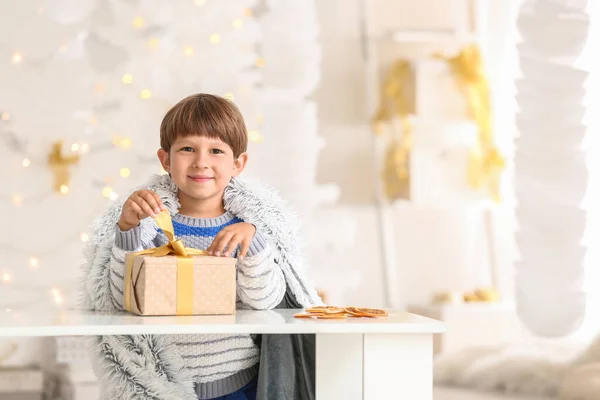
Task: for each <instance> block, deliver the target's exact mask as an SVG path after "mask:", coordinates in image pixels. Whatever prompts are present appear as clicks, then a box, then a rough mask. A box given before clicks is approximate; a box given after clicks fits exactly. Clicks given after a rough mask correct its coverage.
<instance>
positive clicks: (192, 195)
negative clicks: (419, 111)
mask: <svg viewBox="0 0 600 400" xmlns="http://www.w3.org/2000/svg"><path fill="white" fill-rule="evenodd" d="M160 145H161V148H160V149H159V150H158V153H157V155H158V158H159V160H160V162H161V164H162V166H163V168H164V169H165V171H167V172H168V173H169V176H168V177H161V178H159V179H158V180H155V182H154V184H151V185H149V187H148V188H147V189H141V190H138V191H136V192H134V193H133V194H132V195H131V196H129V198H128V199H127V200H126V201H125V202H124V203H123V206H122V209H121V210H120V213H119V217H118V221H117V223H116V226H114V225H113V226H114V228H113V229H114V230H115V237H114V246H112V249H111V255H110V262H109V263H107V264H108V266H109V268H108V271H106V269H104V270H98V272H97V273H96V272H95V268H94V264H95V263H96V260H97V259H98V258H102V257H100V256H101V255H100V254H98V252H96V254H90V255H88V259H89V260H91V261H90V262H89V264H92V266H91V267H90V268H91V270H90V272H89V273H88V278H87V281H86V286H87V291H88V293H87V294H88V295H89V296H90V297H91V304H88V305H89V306H90V308H92V309H106V308H108V309H117V310H123V307H122V303H123V272H124V266H123V261H124V256H125V253H126V252H130V251H138V250H141V249H145V248H151V247H158V246H160V245H162V244H165V243H166V242H167V239H166V237H165V236H164V234H163V233H162V232H160V231H159V230H158V228H157V227H156V225H155V223H154V221H153V220H152V219H151V218H148V217H154V216H155V215H156V214H158V213H159V212H160V211H161V210H165V209H168V210H169V211H170V213H171V215H172V219H173V227H174V229H175V236H176V237H177V238H180V239H182V240H183V242H184V244H185V246H186V247H193V248H197V249H202V250H207V251H208V252H209V254H211V255H215V256H224V257H230V256H233V257H237V258H238V264H237V295H238V296H237V297H238V308H253V309H259V310H266V309H272V308H275V307H276V306H278V305H280V303H282V300H283V299H284V295H286V289H291V292H293V296H292V298H293V299H292V301H291V303H295V304H297V305H296V306H298V305H300V304H302V303H305V304H304V305H308V304H319V303H320V299H319V298H318V296H316V294H315V293H314V290H313V289H311V288H309V287H308V286H306V285H304V284H303V282H302V281H303V280H304V279H303V278H302V277H300V278H299V277H298V276H299V275H297V272H298V271H293V270H294V268H293V267H292V268H291V270H292V271H291V272H293V274H294V275H296V278H291V275H290V270H287V271H286V272H287V273H284V270H283V269H285V268H289V267H287V265H289V264H290V261H287V262H286V261H283V260H282V258H283V257H284V256H285V255H286V254H288V258H289V255H291V253H293V249H290V250H286V249H285V247H286V246H289V245H292V247H293V243H290V244H286V243H285V241H284V240H281V239H280V237H285V232H279V233H278V232H276V231H275V229H271V226H275V225H274V223H273V224H271V226H269V224H261V221H260V219H256V221H257V222H256V223H257V224H259V225H262V226H263V227H264V229H265V231H270V236H271V238H275V242H276V246H275V248H273V247H272V246H271V244H269V241H270V240H269V237H268V236H266V235H265V233H263V232H261V230H260V229H258V230H257V229H256V228H255V226H254V225H253V224H250V223H247V222H244V221H243V220H242V219H241V218H240V216H238V215H236V214H235V213H234V212H232V211H231V210H229V211H228V210H226V206H225V202H224V200H225V198H226V197H227V196H229V197H230V198H231V199H235V201H230V207H229V208H230V209H232V208H235V207H234V205H235V204H238V205H239V204H241V206H240V207H239V213H240V214H245V213H246V211H245V209H246V208H247V209H250V210H252V205H251V204H246V205H244V201H247V198H246V197H247V194H246V195H244V196H241V195H238V196H237V197H236V192H235V190H234V188H235V185H233V186H232V183H235V180H233V178H234V177H236V176H238V175H239V174H240V173H241V172H242V171H243V170H244V168H245V166H246V163H247V161H248V155H247V153H246V147H247V132H246V127H245V124H244V120H243V117H242V115H241V114H240V112H239V110H238V109H237V107H236V106H235V105H234V104H233V103H231V102H230V101H228V100H226V99H223V98H220V97H218V96H213V95H208V94H197V95H193V96H189V97H187V98H185V99H183V100H181V101H180V102H179V103H178V104H176V105H175V106H174V107H173V108H172V109H171V110H169V111H168V112H167V114H166V115H165V117H164V119H163V121H162V124H161V127H160ZM242 198H243V199H242ZM269 206H270V205H269ZM269 209H271V210H272V211H273V212H277V210H276V209H273V208H269ZM115 211H116V210H113V213H115ZM262 214H264V212H263V213H262ZM246 215H248V217H249V218H251V219H252V214H251V213H247V214H246ZM105 234H106V235H108V234H107V233H105ZM97 236H99V237H100V239H102V236H103V234H102V233H97ZM108 240H110V239H108ZM271 241H273V240H271ZM107 248H110V247H107ZM104 257H106V254H105V255H104ZM98 264H99V265H102V263H98ZM106 275H108V279H106ZM106 286H107V287H108V289H107V288H106ZM98 291H99V292H102V291H105V292H106V296H105V298H107V299H108V300H101V299H102V294H101V293H100V294H96V292H98ZM294 299H295V300H294ZM302 299H303V301H302ZM108 302H110V304H106V303H108ZM99 304H101V305H99ZM111 306H112V307H111ZM147 339H148V340H149V338H147ZM152 339H154V338H152ZM253 339H254V338H253V337H251V335H173V336H171V337H169V340H170V342H169V343H167V344H165V345H164V346H162V347H161V351H162V348H163V347H164V349H166V352H165V353H161V352H153V351H152V350H153V348H152V345H151V344H148V345H147V350H148V355H147V356H146V357H145V358H144V356H142V360H134V361H139V362H136V363H135V365H136V366H139V365H140V364H141V365H143V366H144V368H146V369H152V370H153V372H158V375H159V376H162V375H160V374H161V373H163V375H164V371H162V370H160V368H164V366H165V365H167V366H168V365H169V364H173V365H174V364H177V362H179V361H182V362H181V363H180V364H181V365H180V367H181V369H182V371H181V375H179V371H175V370H174V371H172V377H171V379H166V380H167V381H168V384H171V385H172V384H173V383H176V382H177V381H181V382H182V385H181V386H178V387H176V388H173V387H169V388H168V389H167V390H174V392H172V393H171V392H169V393H165V396H166V397H167V398H168V397H172V398H176V397H177V396H180V397H177V398H186V399H187V398H191V396H189V387H185V388H182V386H185V385H186V384H187V383H188V382H189V381H190V380H191V381H192V382H193V391H194V395H195V398H198V399H237V398H241V399H249V400H250V399H254V398H255V396H256V391H257V375H258V365H259V358H260V348H259V346H258V345H257V344H256V343H255V340H253ZM127 340H131V339H127ZM98 344H99V345H100V347H101V348H102V349H103V350H101V352H100V356H101V357H102V358H103V360H102V362H106V359H107V358H110V356H109V357H107V355H106V354H107V353H109V354H111V356H112V355H114V354H115V353H116V352H115V351H112V350H111V351H110V352H107V351H106V348H107V346H110V347H111V348H115V347H123V348H127V345H131V344H130V343H129V342H127V344H124V343H120V342H119V343H117V342H114V341H112V342H111V341H109V339H106V337H102V339H101V340H100V342H99V343H98ZM134 344H135V342H134ZM102 346H104V347H102ZM144 348H145V349H146V346H145V347H144ZM140 351H141V352H143V351H144V350H140ZM140 351H138V353H139V352H140ZM169 352H172V353H173V354H167V353H169ZM128 356H129V355H128ZM116 358H117V357H116V355H115V359H116ZM128 361H130V360H127V359H125V360H117V361H116V362H115V363H116V364H118V365H119V367H120V368H121V369H118V367H116V366H115V367H114V368H116V369H117V370H118V373H117V372H115V371H113V370H112V369H111V368H113V366H107V365H103V367H104V369H105V370H104V371H102V372H101V374H103V375H104V376H105V378H106V379H109V380H113V381H114V380H117V379H127V380H131V381H133V382H134V383H135V385H137V386H140V388H138V387H133V388H132V389H131V390H133V391H134V392H135V391H137V390H143V391H144V392H145V393H148V396H147V397H148V398H162V397H160V396H158V395H157V394H156V393H153V391H158V389H157V388H156V387H155V386H159V385H157V382H154V381H153V380H150V381H148V383H147V384H145V385H144V384H141V383H140V381H141V380H142V372H141V371H137V372H136V371H134V372H131V373H128V374H124V375H123V374H122V372H123V368H124V367H123V365H125V364H126V362H128ZM127 372H129V371H127ZM138 372H139V373H138ZM145 372H146V371H143V373H145ZM115 376H118V377H119V378H115ZM162 383H163V382H161V384H162ZM135 385H134V386H135ZM159 389H162V387H159ZM115 390H116V389H111V390H109V391H111V392H112V393H114V391H115ZM177 390H179V391H181V393H179V392H177ZM111 395H114V394H111ZM236 396H240V397H236ZM241 396H245V397H241ZM140 398H144V397H140Z"/></svg>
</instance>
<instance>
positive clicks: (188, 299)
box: [123, 210, 208, 315]
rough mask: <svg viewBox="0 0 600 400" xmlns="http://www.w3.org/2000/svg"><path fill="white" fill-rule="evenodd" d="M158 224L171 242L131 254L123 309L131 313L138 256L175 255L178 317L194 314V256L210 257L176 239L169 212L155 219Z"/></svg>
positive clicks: (161, 213) (127, 261) (202, 251)
mask: <svg viewBox="0 0 600 400" xmlns="http://www.w3.org/2000/svg"><path fill="white" fill-rule="evenodd" d="M154 220H155V221H156V224H157V225H158V227H159V228H160V229H162V231H163V232H164V234H165V236H166V237H167V239H168V240H169V243H167V244H165V245H163V246H160V247H156V248H154V249H146V250H142V251H137V252H133V253H129V254H128V255H127V258H126V263H125V281H124V291H123V307H124V308H125V309H126V310H127V311H129V312H131V309H132V304H131V295H132V292H133V284H132V281H133V276H132V275H133V260H134V258H135V257H137V256H142V255H147V256H152V257H164V256H168V255H175V256H176V257H177V310H176V315H191V314H193V299H194V259H193V257H192V256H194V255H208V253H207V252H206V251H204V250H198V249H191V248H189V247H185V246H184V245H183V242H182V241H181V239H177V240H176V239H175V231H174V229H173V222H172V221H171V215H170V214H169V212H168V211H166V210H165V211H162V212H160V213H159V214H158V215H157V216H156V218H154Z"/></svg>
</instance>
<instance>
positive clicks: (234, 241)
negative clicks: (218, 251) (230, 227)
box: [223, 234, 242, 257]
mask: <svg viewBox="0 0 600 400" xmlns="http://www.w3.org/2000/svg"><path fill="white" fill-rule="evenodd" d="M241 242H242V235H240V234H235V235H233V237H232V238H231V240H230V241H229V244H228V245H227V250H225V253H223V255H224V256H225V257H231V256H233V253H234V252H235V249H237V247H238V246H239V245H240V243H241Z"/></svg>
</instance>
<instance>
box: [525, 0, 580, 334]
mask: <svg viewBox="0 0 600 400" xmlns="http://www.w3.org/2000/svg"><path fill="white" fill-rule="evenodd" d="M588 24H589V16H588V15H587V13H586V9H585V2H567V1H563V2H561V1H558V0H556V1H540V0H538V1H530V2H528V3H527V4H526V5H525V6H524V7H523V8H522V9H521V11H520V15H519V18H518V22H517V25H518V28H519V31H520V33H521V35H522V39H523V41H522V42H521V43H520V44H518V49H519V57H520V65H521V70H522V74H523V76H522V78H521V79H518V81H517V91H518V96H517V101H518V104H519V108H520V112H519V114H518V115H517V126H518V130H519V138H518V140H517V146H516V147H517V150H516V155H515V171H516V179H515V183H516V196H517V203H518V206H517V210H516V213H517V223H518V232H517V235H516V241H517V246H518V249H519V253H520V261H519V262H518V264H517V276H516V296H517V305H518V307H517V308H518V314H519V316H520V318H521V320H522V321H523V322H524V323H525V325H527V327H528V328H529V329H530V330H532V331H533V332H534V333H536V334H537V335H540V336H564V335H567V334H569V333H571V332H573V331H574V330H575V329H577V328H578V327H579V326H580V324H581V322H582V321H583V317H584V314H585V306H586V304H585V303H586V295H585V293H584V291H583V289H582V288H583V275H584V257H585V253H586V249H585V247H584V246H583V245H582V244H581V240H582V238H583V234H584V230H585V227H586V218H587V215H586V211H585V210H583V209H582V208H581V202H582V200H583V197H584V194H585V191H586V187H587V181H588V173H587V167H586V164H585V152H584V151H583V150H582V149H581V144H582V140H583V138H584V135H585V131H586V127H585V125H584V123H583V116H584V112H585V106H584V105H583V97H584V94H585V88H584V83H585V80H586V78H587V72H585V71H582V70H580V69H577V68H575V67H574V66H573V62H574V60H575V58H576V57H577V56H578V54H579V53H580V52H581V49H582V47H583V45H584V43H585V40H586V38H587V31H588Z"/></svg>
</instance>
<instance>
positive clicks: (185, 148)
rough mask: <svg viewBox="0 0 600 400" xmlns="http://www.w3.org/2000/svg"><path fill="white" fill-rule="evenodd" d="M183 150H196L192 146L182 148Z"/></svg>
mask: <svg viewBox="0 0 600 400" xmlns="http://www.w3.org/2000/svg"><path fill="white" fill-rule="evenodd" d="M181 150H183V151H194V149H193V148H192V147H190V146H185V147H182V148H181Z"/></svg>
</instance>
